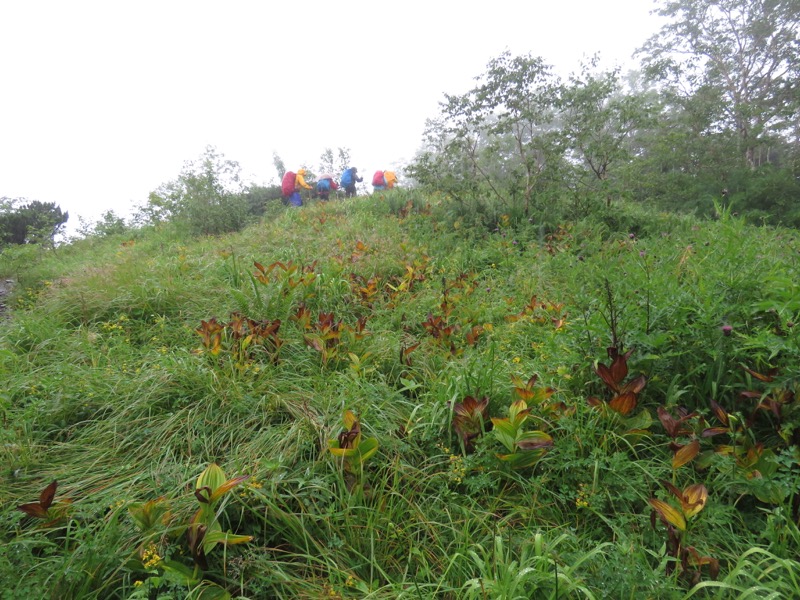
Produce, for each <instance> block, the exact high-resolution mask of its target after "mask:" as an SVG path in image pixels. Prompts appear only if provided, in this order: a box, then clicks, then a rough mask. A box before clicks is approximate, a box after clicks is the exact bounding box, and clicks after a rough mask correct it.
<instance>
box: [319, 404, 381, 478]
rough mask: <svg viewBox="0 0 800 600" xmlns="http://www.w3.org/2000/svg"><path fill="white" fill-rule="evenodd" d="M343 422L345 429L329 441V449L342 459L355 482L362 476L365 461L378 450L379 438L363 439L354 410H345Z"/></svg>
mask: <svg viewBox="0 0 800 600" xmlns="http://www.w3.org/2000/svg"><path fill="white" fill-rule="evenodd" d="M342 422H343V423H344V430H343V431H342V432H341V433H340V434H339V435H338V436H337V438H336V439H335V440H329V441H328V450H329V451H330V453H331V454H333V455H334V456H335V457H336V458H338V459H340V460H341V463H342V465H343V466H344V469H345V471H347V472H348V473H349V474H350V475H351V476H352V477H353V478H354V479H353V480H352V482H353V483H355V481H357V480H358V478H360V477H361V474H362V472H363V470H364V463H365V462H366V461H367V460H368V459H369V458H370V457H371V456H372V455H373V454H375V453H376V452H377V451H378V440H377V439H376V438H374V437H371V438H366V439H362V437H361V423H360V422H359V420H358V417H356V416H355V415H354V414H353V412H352V411H350V410H346V411H344V416H343V418H342Z"/></svg>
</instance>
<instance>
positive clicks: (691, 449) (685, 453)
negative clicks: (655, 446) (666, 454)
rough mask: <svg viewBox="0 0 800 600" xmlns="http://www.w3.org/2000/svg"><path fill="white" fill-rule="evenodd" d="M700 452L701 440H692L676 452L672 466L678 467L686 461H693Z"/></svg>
mask: <svg viewBox="0 0 800 600" xmlns="http://www.w3.org/2000/svg"><path fill="white" fill-rule="evenodd" d="M699 452H700V442H699V441H697V440H692V441H691V442H689V443H688V444H686V445H685V446H683V447H681V448H680V449H679V450H678V451H677V452H675V455H674V456H673V457H672V468H673V469H678V468H680V467H682V466H683V465H685V464H686V463H689V462H691V461H693V460H694V458H695V457H696V456H697V455H698V453H699Z"/></svg>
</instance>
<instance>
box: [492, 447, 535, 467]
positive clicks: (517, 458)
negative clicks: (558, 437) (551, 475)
mask: <svg viewBox="0 0 800 600" xmlns="http://www.w3.org/2000/svg"><path fill="white" fill-rule="evenodd" d="M544 454H545V451H544V450H526V451H520V452H514V453H513V454H496V455H495V456H497V458H499V459H500V460H502V461H503V462H507V463H508V464H509V465H510V466H511V467H512V468H513V469H524V468H526V467H532V466H533V465H535V464H536V463H537V462H539V461H540V460H541V458H542V456H544Z"/></svg>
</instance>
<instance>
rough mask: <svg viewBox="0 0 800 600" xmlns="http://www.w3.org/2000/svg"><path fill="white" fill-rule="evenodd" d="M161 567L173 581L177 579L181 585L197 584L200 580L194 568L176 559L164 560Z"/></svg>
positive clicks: (160, 564)
mask: <svg viewBox="0 0 800 600" xmlns="http://www.w3.org/2000/svg"><path fill="white" fill-rule="evenodd" d="M159 567H161V568H162V569H163V570H164V574H165V575H168V576H169V578H170V579H171V580H172V581H177V582H178V583H180V584H181V585H184V586H186V587H190V586H193V585H197V583H198V582H199V580H198V579H197V578H196V577H195V574H194V570H193V569H192V568H191V567H187V566H186V565H184V564H183V563H180V562H178V561H176V560H162V561H161V562H160V563H159Z"/></svg>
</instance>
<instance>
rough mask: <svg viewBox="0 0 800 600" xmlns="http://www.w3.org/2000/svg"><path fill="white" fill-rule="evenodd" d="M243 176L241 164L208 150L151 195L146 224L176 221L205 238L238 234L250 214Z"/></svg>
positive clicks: (146, 208)
mask: <svg viewBox="0 0 800 600" xmlns="http://www.w3.org/2000/svg"><path fill="white" fill-rule="evenodd" d="M240 173H241V167H240V166H239V163H237V162H236V161H232V160H228V159H226V158H225V156H224V155H223V154H220V153H218V152H217V150H216V149H215V148H214V147H213V146H207V147H206V149H205V152H204V154H203V156H201V157H200V159H198V160H195V161H190V162H187V163H185V164H184V166H183V170H182V171H181V174H180V175H179V176H178V178H177V179H176V180H175V181H171V182H168V183H165V184H162V185H161V186H160V187H159V188H158V189H157V190H155V191H153V192H151V193H150V197H149V199H148V203H147V205H146V206H145V207H142V208H141V209H140V212H141V213H142V215H143V216H144V217H145V220H146V221H149V222H159V221H177V222H181V223H184V224H186V225H188V226H189V228H190V230H191V231H192V232H193V233H199V234H203V235H215V234H219V233H224V232H227V231H237V230H239V229H241V228H242V227H243V226H244V224H245V222H246V219H247V213H248V201H247V199H246V198H245V197H244V192H243V189H242V184H241V181H240Z"/></svg>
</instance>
